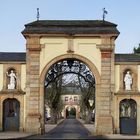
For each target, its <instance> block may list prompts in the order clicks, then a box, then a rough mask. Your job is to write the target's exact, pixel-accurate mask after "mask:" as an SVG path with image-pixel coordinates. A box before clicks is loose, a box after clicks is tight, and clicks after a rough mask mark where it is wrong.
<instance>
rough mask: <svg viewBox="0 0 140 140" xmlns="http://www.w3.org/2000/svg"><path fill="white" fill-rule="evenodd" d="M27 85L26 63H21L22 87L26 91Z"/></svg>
mask: <svg viewBox="0 0 140 140" xmlns="http://www.w3.org/2000/svg"><path fill="white" fill-rule="evenodd" d="M25 87H26V64H22V65H21V89H22V90H23V91H25Z"/></svg>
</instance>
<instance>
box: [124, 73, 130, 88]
mask: <svg viewBox="0 0 140 140" xmlns="http://www.w3.org/2000/svg"><path fill="white" fill-rule="evenodd" d="M124 82H125V90H131V85H132V76H131V75H130V72H129V71H127V73H126V75H125V77H124Z"/></svg>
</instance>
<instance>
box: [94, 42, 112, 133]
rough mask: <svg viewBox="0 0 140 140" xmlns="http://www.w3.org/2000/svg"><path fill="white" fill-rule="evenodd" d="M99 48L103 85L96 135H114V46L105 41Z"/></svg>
mask: <svg viewBox="0 0 140 140" xmlns="http://www.w3.org/2000/svg"><path fill="white" fill-rule="evenodd" d="M107 40H108V39H107ZM104 43H106V44H104ZM98 48H99V49H100V51H101V84H100V92H99V93H98V103H97V108H98V112H97V119H96V121H97V122H96V124H97V126H96V133H97V134H112V133H113V118H112V108H111V106H112V105H111V104H112V99H111V96H112V93H113V91H114V77H113V75H114V45H113V44H112V43H109V41H105V40H104V39H103V41H102V44H101V45H100V46H99V45H98Z"/></svg>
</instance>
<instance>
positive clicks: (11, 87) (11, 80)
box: [6, 70, 17, 89]
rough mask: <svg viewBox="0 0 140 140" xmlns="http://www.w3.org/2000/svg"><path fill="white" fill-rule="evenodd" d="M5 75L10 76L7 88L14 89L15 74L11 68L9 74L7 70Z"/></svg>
mask: <svg viewBox="0 0 140 140" xmlns="http://www.w3.org/2000/svg"><path fill="white" fill-rule="evenodd" d="M6 74H7V76H8V77H10V82H9V84H8V89H15V87H16V79H17V77H16V75H15V73H14V71H13V70H11V72H10V74H8V72H6Z"/></svg>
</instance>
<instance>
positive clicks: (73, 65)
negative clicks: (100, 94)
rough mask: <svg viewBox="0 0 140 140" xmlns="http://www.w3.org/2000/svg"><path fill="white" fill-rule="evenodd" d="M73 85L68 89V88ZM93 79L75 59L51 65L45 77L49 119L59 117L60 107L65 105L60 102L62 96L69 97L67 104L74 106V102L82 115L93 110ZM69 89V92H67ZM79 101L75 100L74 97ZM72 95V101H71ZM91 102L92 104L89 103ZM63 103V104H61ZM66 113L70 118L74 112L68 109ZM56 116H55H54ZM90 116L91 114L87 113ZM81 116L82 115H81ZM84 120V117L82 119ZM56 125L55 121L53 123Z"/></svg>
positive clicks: (46, 104)
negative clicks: (49, 112)
mask: <svg viewBox="0 0 140 140" xmlns="http://www.w3.org/2000/svg"><path fill="white" fill-rule="evenodd" d="M71 85H74V87H76V90H75V91H74V87H73V88H72V87H71V88H70V87H69V86H71ZM95 85H96V84H95V77H94V75H93V74H92V72H91V70H90V69H89V68H88V67H87V66H86V65H85V64H84V63H83V62H82V61H80V60H77V59H72V58H69V59H63V60H61V61H58V62H56V63H55V64H53V65H52V66H51V67H50V68H49V70H48V72H47V73H46V76H45V82H44V86H45V96H44V97H45V99H46V102H45V106H48V108H50V110H51V118H53V119H55V120H57V118H59V117H61V111H62V109H63V108H62V106H64V104H66V102H65V103H64V101H63V100H62V98H61V96H62V95H65V94H67V95H71V98H70V100H69V102H67V104H72V105H74V102H75V103H76V104H77V105H78V104H79V105H80V106H81V110H83V112H82V113H84V115H87V116H88V114H87V113H86V112H88V113H89V112H91V111H93V109H95V89H96V86H95ZM68 89H69V90H68ZM78 94H81V95H79V96H78V99H79V100H76V95H78ZM73 95H74V99H73ZM89 100H90V101H91V100H93V104H92V105H91V103H90V102H89ZM63 103H64V104H63ZM45 110H46V109H45ZM67 112H68V113H69V114H70V115H71V116H72V113H74V112H75V115H74V114H73V115H74V116H76V110H75V109H73V108H70V110H67ZM56 114H57V115H56ZM89 114H91V113H89ZM82 115H83V114H82ZM83 118H84V117H83ZM54 122H55V123H56V121H54Z"/></svg>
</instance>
